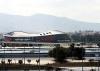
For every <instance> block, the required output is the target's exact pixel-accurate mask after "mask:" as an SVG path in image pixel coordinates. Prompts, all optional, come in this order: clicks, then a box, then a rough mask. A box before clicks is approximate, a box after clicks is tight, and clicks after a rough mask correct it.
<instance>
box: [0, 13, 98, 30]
mask: <svg viewBox="0 0 100 71" xmlns="http://www.w3.org/2000/svg"><path fill="white" fill-rule="evenodd" d="M47 30H61V31H64V32H70V31H71V32H72V31H79V30H82V31H84V30H93V31H100V24H99V23H87V22H81V21H76V20H72V19H69V18H64V17H56V16H51V15H45V14H36V15H32V16H17V15H6V14H0V32H11V31H25V32H34V31H35V32H44V31H47Z"/></svg>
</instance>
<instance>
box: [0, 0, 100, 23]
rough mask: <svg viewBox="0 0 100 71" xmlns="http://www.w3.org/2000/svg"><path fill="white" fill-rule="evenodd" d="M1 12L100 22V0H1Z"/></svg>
mask: <svg viewBox="0 0 100 71" xmlns="http://www.w3.org/2000/svg"><path fill="white" fill-rule="evenodd" d="M0 13H6V14H13V15H23V16H30V15H34V14H37V13H43V14H49V15H55V16H61V17H68V18H72V19H76V20H81V21H87V22H98V23H100V0H0Z"/></svg>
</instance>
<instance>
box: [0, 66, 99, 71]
mask: <svg viewBox="0 0 100 71" xmlns="http://www.w3.org/2000/svg"><path fill="white" fill-rule="evenodd" d="M82 69H83V70H82ZM99 70H100V68H98V67H83V68H82V67H65V68H61V70H0V71H99Z"/></svg>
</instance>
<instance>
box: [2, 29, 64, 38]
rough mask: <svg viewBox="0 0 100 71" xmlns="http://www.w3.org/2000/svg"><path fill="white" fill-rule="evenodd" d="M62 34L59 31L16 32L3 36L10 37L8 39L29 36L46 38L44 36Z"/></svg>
mask: <svg viewBox="0 0 100 71" xmlns="http://www.w3.org/2000/svg"><path fill="white" fill-rule="evenodd" d="M62 33H63V32H61V31H57V30H55V31H48V32H44V33H37V34H33V33H28V32H22V31H16V32H9V33H7V34H4V36H10V37H26V36H27V37H31V36H46V35H55V34H62Z"/></svg>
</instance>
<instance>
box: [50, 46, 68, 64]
mask: <svg viewBox="0 0 100 71" xmlns="http://www.w3.org/2000/svg"><path fill="white" fill-rule="evenodd" d="M66 55H67V53H66V48H63V47H56V48H54V49H53V50H51V51H49V56H50V57H54V58H55V60H56V61H58V62H63V61H65V59H66V58H67V57H66Z"/></svg>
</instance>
